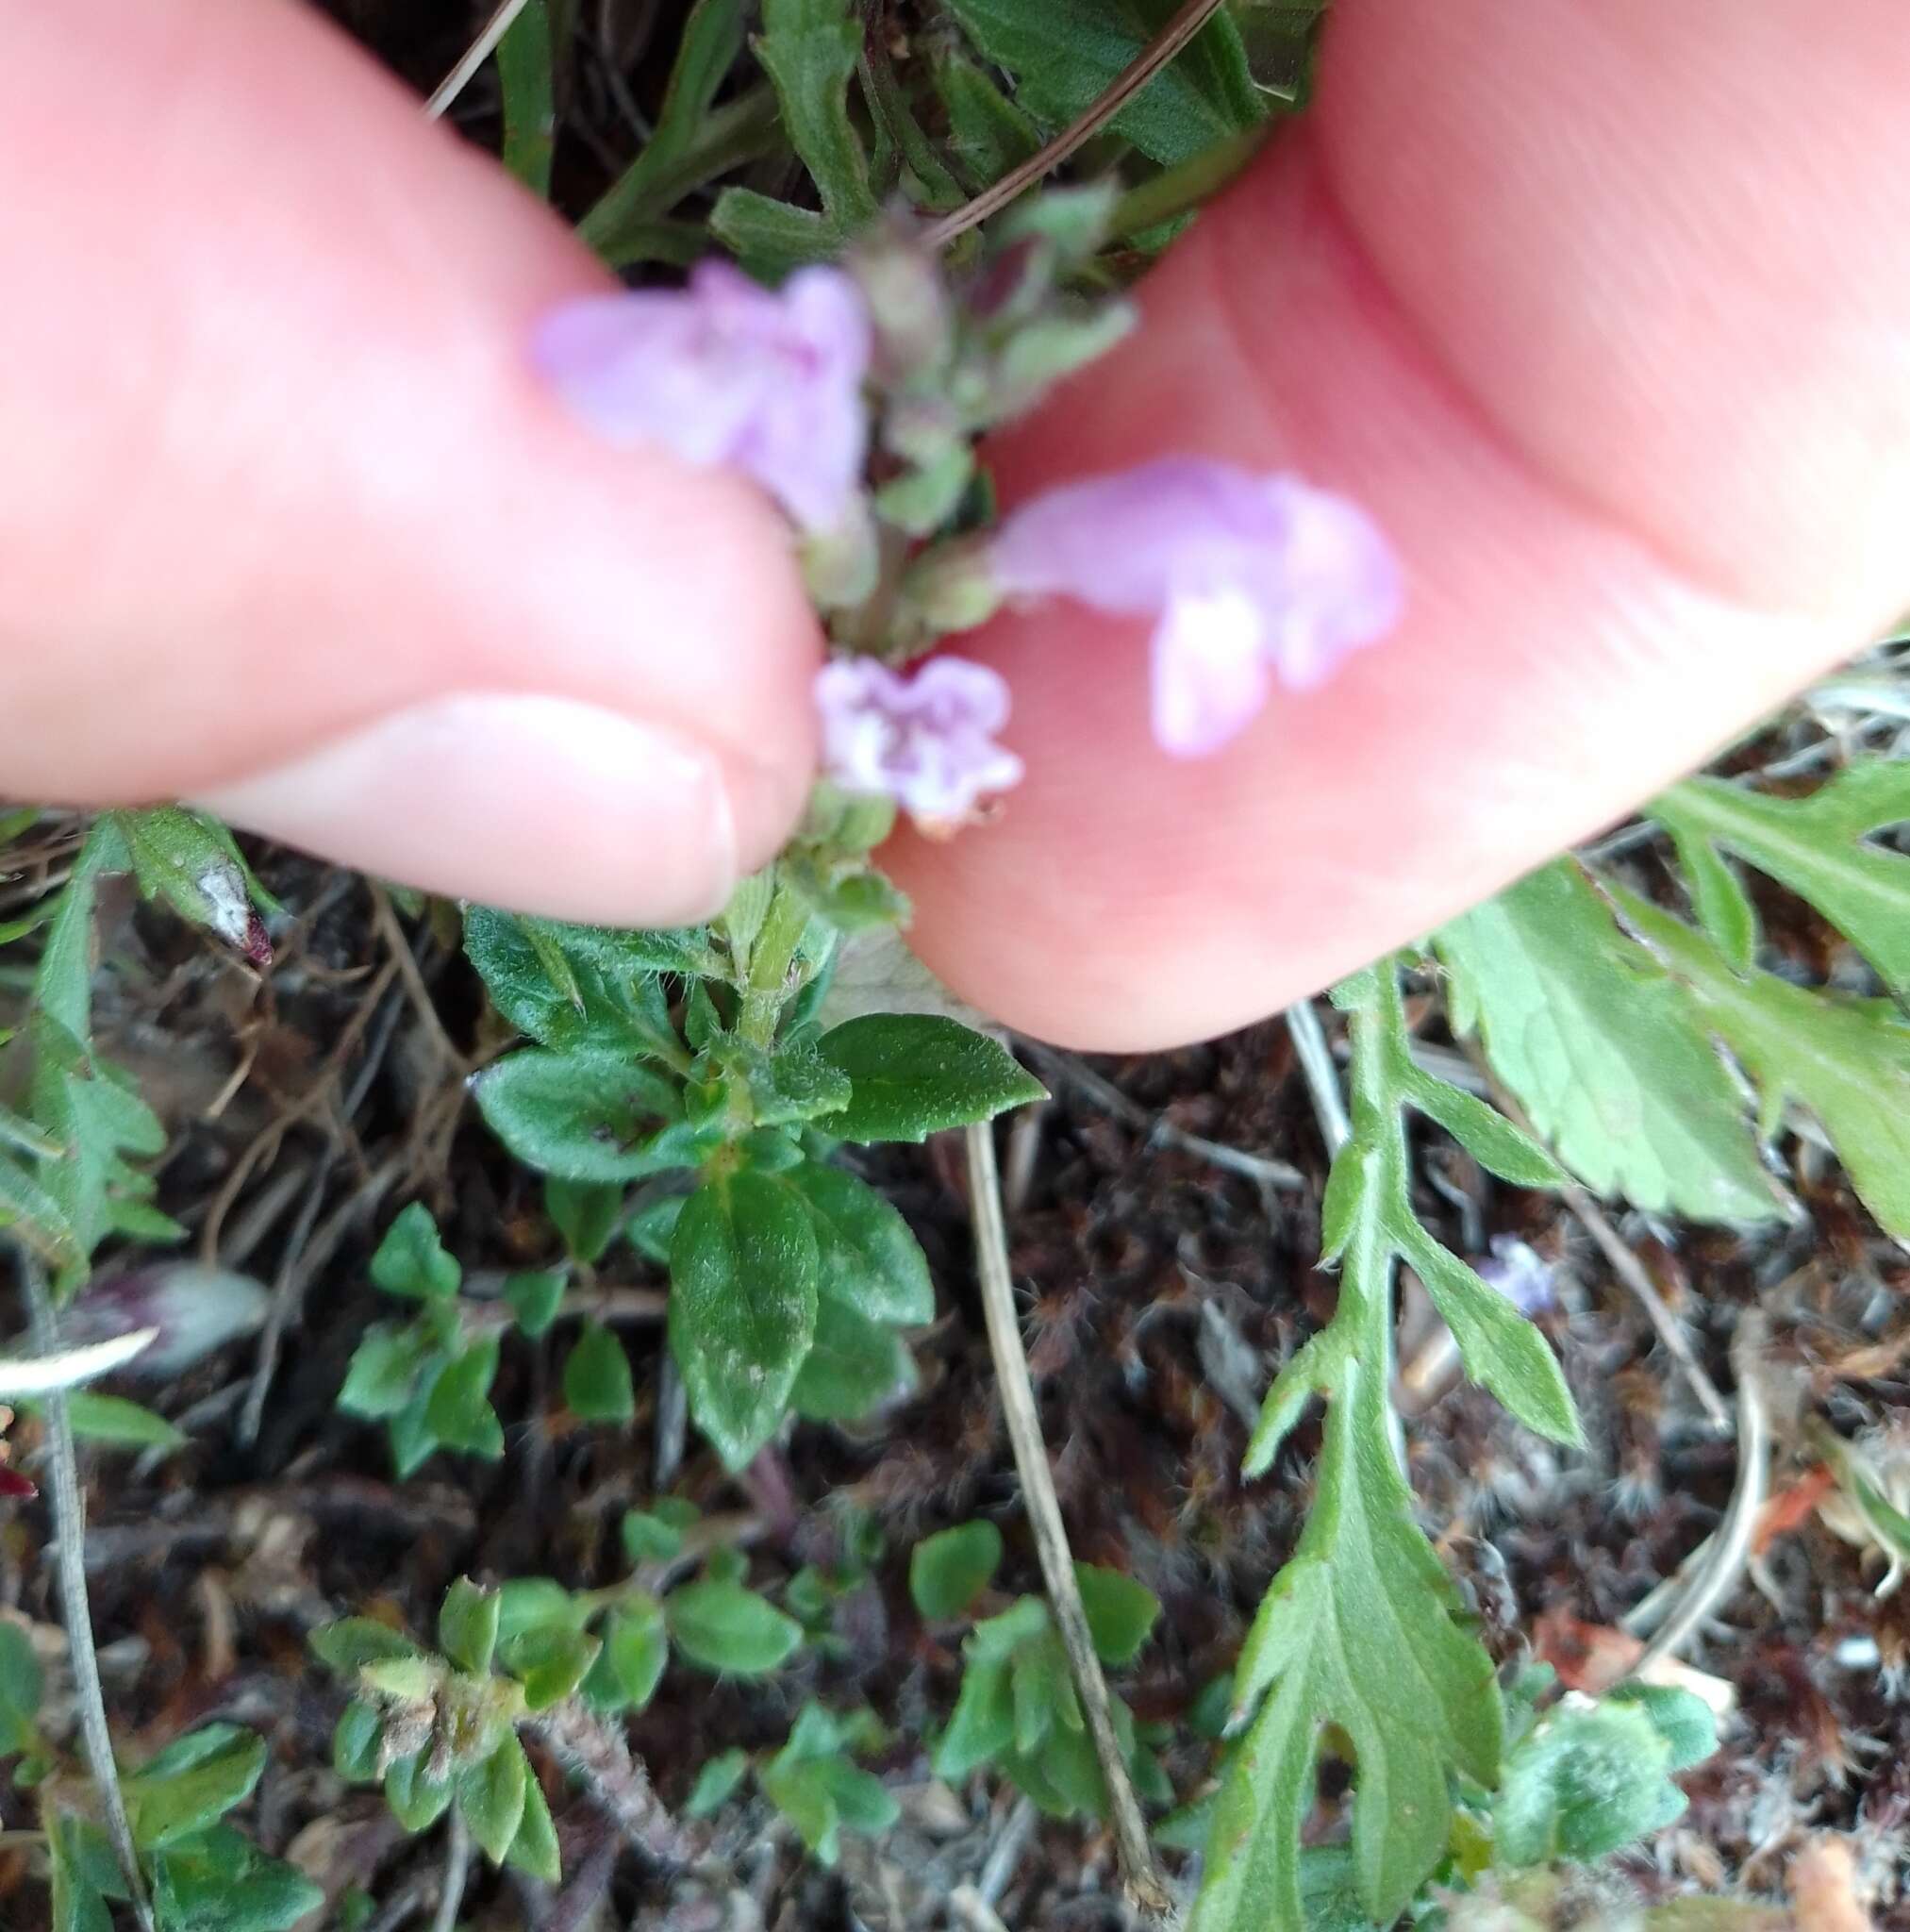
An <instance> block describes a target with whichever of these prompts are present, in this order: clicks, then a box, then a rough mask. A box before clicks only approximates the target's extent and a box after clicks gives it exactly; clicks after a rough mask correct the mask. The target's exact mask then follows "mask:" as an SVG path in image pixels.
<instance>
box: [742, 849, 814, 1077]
mask: <svg viewBox="0 0 1910 1932" xmlns="http://www.w3.org/2000/svg"><path fill="white" fill-rule="evenodd" d="M808 929H809V908H808V905H807V903H806V901H805V900H804V898H803V897H802V895H801V894H800V893H799V892H796V891H792V890H791V889H790V888H789V887H788V886H786V885H782V884H778V885H777V887H776V892H775V897H774V898H772V900H771V901H770V909H769V912H768V915H767V916H766V917H765V918H764V920H763V926H762V930H761V931H760V932H759V933H757V935H756V944H755V945H754V946H753V947H751V949H750V973H749V984H748V986H747V987H745V988H744V989H743V1004H742V1035H743V1038H744V1039H745V1040H748V1041H751V1042H752V1043H753V1044H755V1045H756V1046H768V1045H769V1043H770V1041H772V1040H773V1039H774V1038H775V1036H776V1022H777V1021H778V1020H780V1019H781V1018H782V1014H783V1005H784V1002H785V1000H786V999H787V998H788V996H789V968H790V967H791V966H793V965H794V964H795V962H796V952H797V949H798V948H799V947H800V946H801V945H802V943H803V935H804V933H806V931H807V930H808Z"/></svg>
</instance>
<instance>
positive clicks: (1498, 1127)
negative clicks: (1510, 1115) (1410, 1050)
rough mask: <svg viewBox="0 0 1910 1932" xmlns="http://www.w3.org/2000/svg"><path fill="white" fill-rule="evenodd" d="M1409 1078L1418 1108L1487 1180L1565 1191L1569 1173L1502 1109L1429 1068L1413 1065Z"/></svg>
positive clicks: (1408, 1070) (1407, 1071)
mask: <svg viewBox="0 0 1910 1932" xmlns="http://www.w3.org/2000/svg"><path fill="white" fill-rule="evenodd" d="M1404 1076H1405V1080H1406V1092H1407V1095H1408V1097H1409V1098H1410V1099H1411V1101H1412V1104H1413V1105H1414V1106H1415V1107H1416V1108H1419V1110H1420V1112H1421V1113H1422V1114H1424V1115H1425V1116H1426V1117H1427V1119H1428V1120H1432V1121H1437V1123H1438V1124H1439V1125H1440V1126H1442V1127H1444V1128H1445V1130H1446V1131H1447V1133H1449V1134H1451V1135H1452V1137H1453V1140H1455V1141H1458V1143H1459V1144H1460V1146H1462V1147H1463V1148H1465V1150H1466V1152H1467V1153H1468V1154H1470V1156H1471V1157H1472V1158H1473V1159H1474V1160H1476V1161H1477V1162H1478V1163H1479V1165H1480V1166H1481V1167H1483V1168H1484V1169H1485V1170H1486V1173H1487V1174H1497V1175H1498V1176H1499V1178H1500V1179H1501V1180H1505V1181H1510V1182H1511V1183H1512V1184H1513V1186H1514V1187H1518V1188H1556V1187H1559V1186H1561V1185H1563V1183H1564V1182H1565V1179H1566V1174H1565V1170H1564V1169H1563V1168H1561V1167H1560V1166H1559V1164H1558V1162H1557V1161H1555V1160H1554V1159H1553V1158H1552V1156H1551V1155H1550V1154H1548V1153H1547V1152H1546V1151H1545V1149H1544V1148H1543V1147H1541V1146H1540V1145H1539V1144H1538V1142H1537V1141H1535V1140H1534V1139H1533V1138H1532V1136H1531V1135H1530V1134H1527V1133H1525V1132H1524V1131H1523V1130H1522V1129H1520V1128H1519V1127H1517V1126H1515V1125H1514V1124H1512V1122H1510V1121H1509V1120H1507V1119H1506V1118H1505V1116H1504V1115H1503V1113H1501V1112H1500V1111H1499V1109H1498V1108H1496V1107H1487V1106H1486V1103H1485V1102H1484V1101H1483V1100H1480V1099H1478V1098H1477V1097H1476V1096H1475V1095H1473V1094H1470V1093H1467V1092H1464V1091H1461V1090H1460V1089H1459V1088H1457V1087H1453V1086H1452V1085H1450V1084H1449V1083H1448V1082H1446V1081H1444V1080H1440V1079H1436V1078H1435V1077H1434V1076H1433V1075H1432V1074H1429V1073H1427V1072H1426V1071H1425V1069H1424V1068H1423V1067H1419V1066H1414V1065H1411V1064H1410V1063H1408V1065H1407V1067H1406V1069H1405V1070H1404Z"/></svg>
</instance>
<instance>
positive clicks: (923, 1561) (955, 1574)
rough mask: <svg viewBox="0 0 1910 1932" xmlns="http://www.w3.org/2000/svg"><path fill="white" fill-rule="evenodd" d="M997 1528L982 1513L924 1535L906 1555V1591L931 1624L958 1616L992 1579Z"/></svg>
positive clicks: (997, 1559)
mask: <svg viewBox="0 0 1910 1932" xmlns="http://www.w3.org/2000/svg"><path fill="white" fill-rule="evenodd" d="M1001 1564H1002V1532H1001V1531H1000V1530H999V1529H997V1528H996V1527H995V1525H994V1524H992V1523H990V1522H988V1519H987V1518H986V1517H977V1518H976V1519H975V1521H974V1522H972V1523H962V1524H956V1525H955V1528H953V1529H944V1530H938V1532H937V1533H936V1534H935V1535H934V1536H930V1537H924V1538H923V1539H922V1541H921V1542H919V1543H917V1544H916V1546H915V1548H914V1549H913V1550H911V1551H910V1552H909V1556H908V1593H909V1595H910V1596H912V1597H913V1598H914V1599H915V1607H916V1608H917V1609H918V1610H920V1611H921V1612H922V1615H923V1616H924V1617H926V1618H927V1619H928V1620H929V1622H930V1623H932V1624H933V1623H941V1622H943V1621H944V1620H946V1619H947V1618H950V1617H959V1616H961V1615H962V1614H963V1613H964V1612H966V1611H967V1609H968V1608H969V1607H970V1606H971V1605H972V1603H973V1602H974V1600H975V1599H976V1598H977V1597H978V1596H980V1595H981V1593H982V1591H985V1590H986V1589H987V1588H988V1585H989V1584H990V1583H992V1582H993V1581H994V1577H995V1572H996V1571H997V1570H998V1569H1000V1568H1001Z"/></svg>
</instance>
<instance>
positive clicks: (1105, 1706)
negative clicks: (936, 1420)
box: [968, 1121, 1172, 1918]
mask: <svg viewBox="0 0 1910 1932" xmlns="http://www.w3.org/2000/svg"><path fill="white" fill-rule="evenodd" d="M968 1159H969V1207H970V1211H971V1213H972V1217H973V1222H974V1232H975V1252H976V1258H977V1260H978V1261H979V1263H980V1274H981V1284H982V1312H983V1314H984V1316H985V1318H986V1320H987V1323H988V1350H989V1353H990V1354H991V1355H992V1356H993V1357H994V1362H995V1379H996V1383H997V1385H998V1387H999V1389H1000V1391H1001V1396H1002V1412H1003V1415H1004V1416H1005V1419H1006V1421H1007V1424H1008V1441H1009V1443H1010V1445H1011V1446H1012V1448H1013V1449H1014V1452H1015V1468H1016V1471H1017V1473H1018V1474H1020V1476H1021V1501H1022V1505H1023V1507H1025V1508H1026V1509H1027V1512H1028V1522H1029V1524H1030V1525H1031V1526H1032V1527H1033V1529H1034V1532H1035V1548H1036V1551H1037V1552H1038V1555H1039V1557H1040V1559H1041V1575H1042V1579H1043V1581H1044V1582H1046V1584H1047V1586H1048V1602H1049V1607H1051V1609H1052V1610H1053V1611H1054V1614H1055V1627H1056V1628H1057V1629H1058V1630H1059V1631H1060V1633H1061V1641H1062V1644H1063V1646H1064V1648H1065V1649H1066V1650H1067V1653H1068V1662H1069V1665H1070V1667H1071V1670H1072V1671H1073V1674H1074V1686H1075V1689H1076V1690H1077V1691H1079V1692H1080V1693H1081V1707H1082V1709H1083V1711H1084V1712H1085V1713H1086V1715H1087V1718H1088V1735H1089V1736H1090V1737H1091V1738H1092V1739H1093V1740H1094V1756H1095V1757H1096V1759H1097V1761H1098V1762H1099V1763H1100V1766H1101V1775H1102V1779H1103V1781H1104V1783H1105V1785H1106V1787H1107V1808H1108V1813H1109V1817H1110V1820H1111V1822H1112V1824H1113V1826H1114V1842H1115V1848H1116V1850H1117V1851H1118V1852H1119V1854H1120V1857H1121V1875H1122V1877H1123V1878H1124V1880H1125V1881H1126V1886H1127V1894H1128V1897H1129V1898H1130V1899H1131V1900H1132V1901H1133V1903H1134V1904H1135V1906H1136V1907H1138V1909H1139V1910H1141V1911H1143V1912H1149V1913H1152V1914H1154V1916H1155V1917H1157V1918H1158V1917H1164V1916H1165V1915H1166V1913H1167V1912H1168V1911H1169V1910H1170V1909H1171V1904H1172V1901H1171V1898H1170V1896H1169V1893H1168V1889H1167V1886H1166V1884H1165V1883H1164V1882H1163V1881H1162V1878H1161V1875H1160V1873H1159V1870H1158V1869H1157V1867H1156V1866H1155V1864H1154V1848H1153V1846H1152V1845H1151V1844H1150V1843H1149V1842H1148V1836H1147V1823H1146V1821H1145V1820H1144V1819H1143V1818H1142V1817H1141V1813H1140V1801H1139V1800H1138V1798H1137V1797H1136V1796H1135V1794H1134V1786H1133V1783H1132V1782H1131V1781H1130V1780H1129V1778H1128V1774H1127V1766H1126V1764H1125V1763H1124V1762H1123V1760H1122V1758H1121V1740H1119V1739H1118V1738H1117V1737H1116V1736H1115V1734H1114V1711H1113V1706H1112V1703H1111V1702H1110V1700H1109V1697H1108V1693H1107V1679H1106V1678H1105V1677H1104V1676H1103V1674H1102V1672H1101V1659H1100V1657H1097V1656H1096V1655H1095V1651H1094V1639H1093V1637H1092V1636H1091V1635H1090V1633H1089V1631H1088V1612H1087V1610H1086V1609H1085V1608H1084V1607H1083V1606H1082V1602H1081V1586H1080V1585H1079V1584H1078V1583H1077V1582H1076V1581H1075V1577H1074V1559H1073V1556H1072V1553H1071V1551H1070V1550H1069V1547H1068V1532H1067V1530H1066V1528H1065V1527H1063V1525H1062V1522H1061V1505H1060V1503H1059V1501H1058V1500H1057V1499H1056V1497H1055V1477H1054V1474H1053V1472H1052V1471H1051V1470H1050V1469H1049V1467H1048V1449H1047V1445H1046V1443H1044V1442H1043V1441H1042V1440H1041V1419H1040V1417H1039V1415H1038V1413H1037V1412H1036V1408H1035V1390H1034V1385H1033V1383H1032V1382H1031V1380H1030V1379H1029V1375H1028V1356H1027V1351H1026V1350H1025V1349H1024V1348H1023V1347H1022V1345H1021V1324H1020V1322H1019V1321H1018V1319H1017V1317H1016V1314H1015V1288H1014V1282H1013V1280H1012V1278H1011V1276H1010V1274H1009V1269H1008V1231H1007V1228H1006V1225H1005V1224H1004V1222H1003V1219H1002V1185H1001V1180H1000V1177H999V1175H998V1174H997V1173H996V1171H995V1136H994V1130H993V1128H992V1127H991V1126H990V1125H989V1124H988V1122H986V1121H978V1122H976V1123H975V1124H973V1125H972V1126H971V1127H970V1128H969V1130H968Z"/></svg>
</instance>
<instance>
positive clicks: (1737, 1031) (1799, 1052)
mask: <svg viewBox="0 0 1910 1932" xmlns="http://www.w3.org/2000/svg"><path fill="white" fill-rule="evenodd" d="M1615 891H1618V896H1619V903H1620V905H1621V907H1622V908H1623V910H1624V915H1625V919H1626V922H1627V924H1630V925H1631V926H1632V927H1633V928H1634V929H1635V930H1636V932H1638V933H1639V935H1640V936H1641V937H1642V938H1643V939H1645V940H1646V941H1648V943H1649V944H1650V945H1651V946H1652V948H1653V951H1655V952H1656V953H1657V954H1658V955H1659V956H1660V958H1662V959H1663V960H1664V961H1665V964H1666V965H1667V966H1668V967H1669V969H1670V971H1671V972H1672V973H1674V974H1676V975H1677V977H1678V979H1679V980H1680V981H1681V982H1682V984H1683V985H1684V986H1685V987H1686V988H1687V989H1688V990H1689V991H1690V993H1691V994H1692V996H1693V997H1694V999H1695V1000H1696V1002H1697V1007H1698V1010H1699V1013H1700V1015H1701V1016H1702V1023H1703V1024H1705V1025H1707V1026H1709V1027H1711V1028H1714V1029H1715V1030H1716V1031H1717V1033H1718V1035H1719V1038H1720V1039H1722V1040H1723V1041H1725V1042H1726V1043H1727V1044H1728V1045H1729V1046H1730V1048H1731V1050H1732V1052H1733V1053H1734V1054H1735V1055H1736V1057H1737V1059H1738V1061H1739V1063H1740V1064H1741V1065H1742V1066H1743V1067H1744V1069H1745V1071H1746V1073H1747V1074H1750V1076H1751V1078H1752V1081H1754V1082H1755V1083H1756V1085H1757V1087H1758V1088H1759V1090H1760V1091H1761V1092H1762V1094H1763V1097H1764V1109H1763V1110H1764V1114H1765V1118H1766V1119H1767V1120H1768V1121H1770V1122H1775V1121H1776V1120H1777V1118H1778V1117H1779V1116H1780V1115H1781V1113H1782V1111H1783V1108H1784V1104H1785V1101H1787V1100H1796V1101H1797V1102H1798V1103H1800V1104H1801V1105H1802V1106H1803V1107H1805V1108H1808V1109H1809V1110H1810V1111H1811V1112H1812V1113H1814V1114H1815V1115H1816V1116H1817V1117H1818V1119H1819V1121H1820V1122H1821V1123H1822V1124H1823V1127H1824V1131H1825V1132H1826V1133H1827V1134H1829V1136H1830V1137H1831V1141H1832V1142H1833V1143H1834V1144H1835V1147H1836V1150H1837V1158H1839V1159H1840V1160H1841V1161H1842V1162H1843V1163H1844V1169H1845V1172H1846V1173H1848V1174H1849V1175H1850V1177H1851V1184H1852V1187H1854V1188H1855V1189H1856V1191H1857V1192H1858V1194H1859V1195H1860V1196H1861V1197H1862V1199H1863V1202H1864V1205H1865V1206H1866V1207H1867V1208H1869V1210H1870V1212H1871V1213H1872V1214H1874V1215H1875V1216H1876V1217H1877V1220H1878V1223H1879V1224H1880V1225H1882V1226H1883V1227H1885V1228H1886V1229H1887V1230H1888V1231H1889V1232H1890V1233H1891V1234H1893V1235H1895V1236H1896V1237H1897V1239H1898V1240H1899V1241H1910V1024H1905V1023H1904V1021H1903V1020H1902V1018H1901V1017H1900V1015H1899V1014H1898V1011H1897V1009H1896V1008H1895V1007H1894V1006H1893V1005H1892V1004H1891V1003H1890V1002H1889V1001H1888V1000H1867V999H1855V998H1852V997H1849V996H1847V995H1844V994H1839V993H1832V992H1812V991H1805V990H1804V989H1803V988H1802V987H1796V986H1792V985H1791V984H1789V982H1788V981H1786V980H1782V979H1779V978H1777V977H1776V976H1775V975H1774V974H1769V973H1753V974H1750V975H1749V976H1748V977H1740V976H1739V975H1738V974H1736V973H1734V972H1733V971H1732V970H1731V967H1730V965H1729V964H1728V963H1727V962H1726V961H1725V960H1724V959H1723V958H1720V957H1719V954H1718V953H1717V952H1715V951H1714V950H1713V949H1712V948H1711V946H1710V945H1709V944H1707V943H1706V941H1704V940H1703V939H1702V937H1701V936H1700V935H1699V934H1697V933H1695V932H1693V931H1692V929H1691V928H1690V927H1689V926H1688V925H1686V924H1685V923H1684V922H1683V921H1682V920H1678V919H1673V918H1672V917H1671V916H1670V915H1669V913H1666V912H1661V911H1660V910H1659V909H1658V908H1656V907H1655V906H1652V905H1649V904H1647V903H1646V902H1645V901H1643V900H1641V899H1639V898H1637V897H1636V895H1635V894H1632V893H1629V892H1623V891H1619V890H1618V889H1615Z"/></svg>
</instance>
